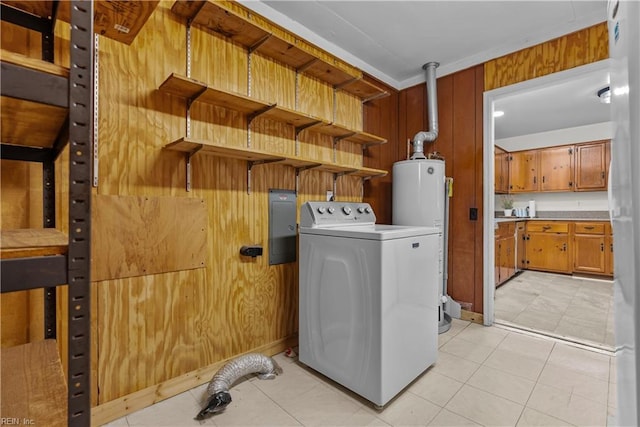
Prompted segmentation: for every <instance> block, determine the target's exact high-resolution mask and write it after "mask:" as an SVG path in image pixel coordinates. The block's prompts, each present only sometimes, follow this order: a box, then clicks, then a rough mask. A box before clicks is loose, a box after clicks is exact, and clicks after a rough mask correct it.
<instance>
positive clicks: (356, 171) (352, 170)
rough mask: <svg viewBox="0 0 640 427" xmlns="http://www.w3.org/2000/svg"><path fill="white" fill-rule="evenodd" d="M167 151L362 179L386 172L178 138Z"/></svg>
mask: <svg viewBox="0 0 640 427" xmlns="http://www.w3.org/2000/svg"><path fill="white" fill-rule="evenodd" d="M164 148H165V149H167V150H172V151H181V152H184V153H196V152H198V153H203V154H211V155H214V156H219V157H228V158H233V159H241V160H246V161H249V162H256V163H261V162H263V163H272V162H273V163H279V164H283V165H287V166H291V167H293V168H296V169H298V168H301V169H316V170H320V171H323V172H331V173H338V174H348V175H354V176H359V177H362V178H373V177H377V176H384V175H386V174H387V171H384V170H380V169H371V168H364V167H355V166H346V165H340V164H337V163H330V162H318V161H317V160H312V159H306V158H303V157H299V156H289V155H281V154H275V153H269V152H266V151H261V150H254V149H249V148H241V147H230V146H225V145H219V144H215V143H212V142H209V141H203V140H193V139H187V138H180V139H178V140H176V141H174V142H172V143H170V144H167V145H166V146H165V147H164Z"/></svg>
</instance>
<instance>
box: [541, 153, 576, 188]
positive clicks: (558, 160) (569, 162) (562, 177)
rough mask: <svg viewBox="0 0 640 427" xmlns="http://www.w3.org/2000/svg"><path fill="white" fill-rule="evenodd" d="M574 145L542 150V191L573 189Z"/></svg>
mask: <svg viewBox="0 0 640 427" xmlns="http://www.w3.org/2000/svg"><path fill="white" fill-rule="evenodd" d="M573 152H574V147H573V145H568V146H567V145H563V146H560V147H551V148H545V149H544V150H540V191H550V192H551V191H571V190H572V189H573Z"/></svg>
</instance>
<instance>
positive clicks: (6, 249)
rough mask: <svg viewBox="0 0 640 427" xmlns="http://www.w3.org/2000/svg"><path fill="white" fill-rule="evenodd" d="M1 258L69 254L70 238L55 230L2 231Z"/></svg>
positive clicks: (26, 229) (0, 233) (0, 234)
mask: <svg viewBox="0 0 640 427" xmlns="http://www.w3.org/2000/svg"><path fill="white" fill-rule="evenodd" d="M0 244H1V245H2V251H1V258H2V259H7V258H26V257H36V256H47V255H63V254H65V253H67V247H68V244H69V238H68V237H67V236H66V235H65V234H64V233H62V232H60V231H58V230H56V229H55V228H22V229H17V230H0Z"/></svg>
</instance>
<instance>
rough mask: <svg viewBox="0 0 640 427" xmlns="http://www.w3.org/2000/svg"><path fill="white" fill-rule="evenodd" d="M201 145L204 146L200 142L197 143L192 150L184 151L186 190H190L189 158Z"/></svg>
mask: <svg viewBox="0 0 640 427" xmlns="http://www.w3.org/2000/svg"><path fill="white" fill-rule="evenodd" d="M202 147H204V145H202V144H200V145H198V147H196V148H194V149H193V150H191V151H190V152H188V153H185V159H186V161H187V167H186V179H185V181H186V190H187V191H191V158H192V157H193V156H195V154H196V153H197V152H198V151H200V150H202Z"/></svg>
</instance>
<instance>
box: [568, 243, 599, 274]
mask: <svg viewBox="0 0 640 427" xmlns="http://www.w3.org/2000/svg"><path fill="white" fill-rule="evenodd" d="M605 249H607V248H606V242H605V236H602V235H601V236H598V235H594V234H576V235H575V236H574V240H573V271H576V272H582V273H596V274H603V273H605V271H606V263H605V256H606V254H605Z"/></svg>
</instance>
